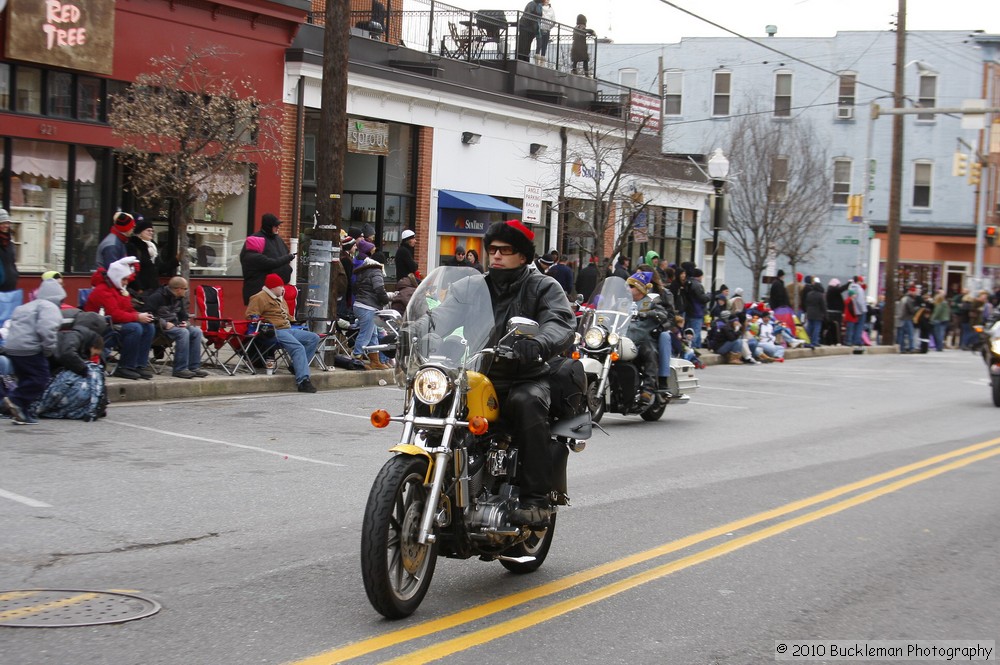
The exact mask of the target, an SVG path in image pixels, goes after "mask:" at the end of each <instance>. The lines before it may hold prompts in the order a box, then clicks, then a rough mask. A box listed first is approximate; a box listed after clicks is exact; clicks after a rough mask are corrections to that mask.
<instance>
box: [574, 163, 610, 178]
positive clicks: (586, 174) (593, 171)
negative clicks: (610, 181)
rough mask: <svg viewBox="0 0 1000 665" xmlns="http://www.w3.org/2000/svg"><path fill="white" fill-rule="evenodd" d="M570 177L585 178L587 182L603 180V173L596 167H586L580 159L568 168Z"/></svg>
mask: <svg viewBox="0 0 1000 665" xmlns="http://www.w3.org/2000/svg"><path fill="white" fill-rule="evenodd" d="M569 172H570V175H572V176H573V177H574V178H586V179H587V180H603V179H604V171H602V170H600V169H599V168H597V167H596V166H588V165H587V164H584V163H583V160H582V159H577V160H576V161H574V162H573V163H571V164H570V166H569Z"/></svg>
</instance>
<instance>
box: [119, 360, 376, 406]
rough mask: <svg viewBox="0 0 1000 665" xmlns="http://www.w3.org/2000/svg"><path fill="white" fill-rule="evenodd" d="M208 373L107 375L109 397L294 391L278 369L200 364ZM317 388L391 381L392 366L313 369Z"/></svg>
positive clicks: (158, 397)
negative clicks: (240, 370) (246, 370)
mask: <svg viewBox="0 0 1000 665" xmlns="http://www.w3.org/2000/svg"><path fill="white" fill-rule="evenodd" d="M203 369H205V371H206V372H208V373H209V375H208V376H206V377H205V378H203V379H178V378H174V377H172V376H170V374H169V373H168V372H169V368H168V369H167V370H166V371H165V372H164V374H158V375H156V376H154V377H153V379H152V380H149V381H143V380H141V379H140V380H137V381H131V380H129V379H118V378H110V377H109V378H108V379H107V381H106V385H107V389H108V401H109V402H111V403H112V404H114V403H116V402H142V401H152V400H163V399H185V398H191V397H218V396H222V395H250V394H254V393H282V392H296V386H295V377H294V376H292V375H291V374H289V373H288V371H287V370H285V369H281V370H279V371H278V372H276V373H275V374H272V375H270V376H268V375H266V374H237V375H236V376H229V375H227V374H225V373H224V372H222V371H221V370H213V369H211V368H207V367H206V368H203ZM310 379H311V381H312V384H313V385H314V386H316V389H317V390H336V389H338V388H363V387H366V386H377V385H380V384H379V382H380V381H385V382H386V383H389V384H393V383H394V379H393V372H392V371H391V370H346V369H333V370H329V371H327V372H324V371H321V370H320V371H315V370H314V371H313V372H312V376H311V377H310Z"/></svg>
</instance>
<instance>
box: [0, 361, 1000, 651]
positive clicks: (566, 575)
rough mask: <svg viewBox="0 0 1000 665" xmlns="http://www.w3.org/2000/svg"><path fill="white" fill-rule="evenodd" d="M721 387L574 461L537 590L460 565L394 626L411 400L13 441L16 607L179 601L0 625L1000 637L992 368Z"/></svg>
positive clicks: (730, 638)
mask: <svg viewBox="0 0 1000 665" xmlns="http://www.w3.org/2000/svg"><path fill="white" fill-rule="evenodd" d="M699 378H700V379H701V383H702V389H701V390H700V391H699V392H698V393H697V394H696V395H695V397H694V398H693V399H692V402H691V403H690V404H688V405H685V406H671V407H669V408H668V409H667V412H666V414H665V416H664V418H663V420H662V421H660V422H659V423H645V422H643V421H642V420H640V419H638V418H636V417H630V418H624V417H621V416H616V415H614V414H609V415H608V416H606V418H605V420H604V422H603V423H602V424H603V425H604V426H605V428H606V430H607V432H608V434H609V436H605V435H604V434H601V433H600V432H597V433H595V437H594V439H593V440H592V441H591V443H590V445H589V446H588V448H587V450H586V451H584V452H583V453H581V454H574V455H572V456H571V459H570V471H569V476H570V496H571V499H572V504H573V505H572V506H571V507H569V508H566V509H563V510H562V511H560V514H559V522H558V527H557V532H556V538H555V542H554V544H553V547H552V550H551V552H550V553H549V557H548V560H547V561H546V563H545V564H544V565H543V566H542V568H541V569H540V570H539V571H538V572H536V573H535V574H532V575H526V576H514V575H511V574H509V573H507V572H506V571H505V570H503V568H501V567H500V565H499V564H497V563H483V562H480V561H478V560H475V559H473V560H469V561H453V560H446V559H443V560H441V561H439V563H438V568H437V572H436V573H435V577H434V581H433V584H432V586H431V590H430V593H429V594H428V596H427V598H426V599H425V601H424V603H423V605H422V606H421V608H420V609H419V611H418V612H417V613H416V614H415V615H414V616H413V617H411V618H410V619H407V620H404V621H398V622H388V621H385V620H383V619H381V618H380V616H379V615H377V614H376V613H375V612H374V610H372V609H371V607H370V606H369V604H368V601H367V598H366V596H365V593H364V589H363V588H362V584H361V576H360V571H359V565H358V556H359V542H360V528H361V519H362V513H363V506H364V502H365V500H366V498H367V493H368V488H369V486H370V484H371V481H372V479H373V477H374V475H375V473H376V472H377V470H378V468H379V467H380V466H381V464H382V463H383V462H384V461H385V459H387V457H388V454H387V452H386V451H387V449H388V448H389V447H390V446H391V445H392V444H393V443H394V439H393V436H396V435H398V431H399V430H398V428H397V429H390V430H381V431H379V430H374V429H372V427H371V426H370V425H369V423H368V419H367V414H368V413H369V412H370V411H371V410H372V409H373V408H376V407H380V406H381V407H386V408H388V409H389V410H390V411H396V412H398V411H399V409H400V404H401V393H400V392H399V391H398V390H396V389H394V388H392V387H383V388H368V389H362V390H341V391H334V392H322V393H319V394H316V395H301V394H297V393H293V394H289V393H282V394H275V395H255V396H252V397H247V398H239V399H237V398H226V399H202V400H200V401H196V402H170V403H167V402H163V403H145V404H139V403H129V404H116V405H113V406H112V409H111V412H110V414H109V417H108V419H107V420H105V421H102V422H99V423H96V424H86V423H80V422H63V421H43V423H42V424H40V425H38V426H35V427H15V426H13V425H11V424H9V422H0V432H2V434H0V533H2V534H3V536H2V538H0V590H7V591H10V590H20V589H38V588H43V589H89V590H114V589H119V590H132V591H134V592H136V593H138V594H140V595H142V596H144V597H148V598H150V599H153V600H155V601H156V602H158V603H160V604H161V605H162V609H161V610H160V611H159V612H158V613H156V614H155V615H153V616H150V617H147V618H144V619H141V620H137V621H130V622H127V623H121V624H115V625H102V626H89V627H75V628H44V629H33V628H11V627H0V663H2V664H3V665H71V664H72V665H78V664H79V665H82V664H108V665H132V664H157V665H160V664H163V665H192V664H240V665H242V664H246V663H303V664H308V665H318V664H320V663H333V662H351V663H375V662H387V661H390V660H392V659H395V658H398V659H399V660H398V661H396V662H412V663H416V662H431V661H440V662H448V663H470V662H475V663H477V664H497V665H499V664H506V663H514V662H516V663H539V664H541V663H546V664H551V663H602V664H603V663H651V664H652V663H681V664H685V663H711V664H731V663H732V664H736V663H739V664H744V663H764V662H773V661H774V659H775V649H776V641H781V640H785V641H790V642H793V641H799V642H801V641H802V640H833V639H841V640H979V641H984V640H997V637H998V635H997V633H998V625H1000V623H998V617H1000V581H998V579H1000V578H998V576H997V575H996V565H997V561H998V560H1000V528H998V523H1000V484H998V482H997V477H998V474H1000V439H998V438H996V437H997V436H998V432H997V430H998V427H997V424H998V423H1000V410H998V409H996V408H995V407H993V406H992V403H991V401H990V397H989V391H988V387H987V382H986V373H985V370H984V368H983V366H982V364H981V361H979V359H978V358H976V357H975V356H972V355H971V354H967V353H960V352H957V351H949V352H945V353H931V354H929V355H926V356H895V355H875V356H840V357H829V358H817V359H813V360H801V361H795V362H787V363H785V364H783V365H769V366H759V367H747V366H717V367H710V368H709V369H707V370H705V371H702V372H699ZM393 427H394V428H395V427H397V426H393ZM387 432H388V433H387ZM977 444H980V445H978V446H977ZM4 598H5V597H4V596H3V595H2V594H0V623H3V621H4V618H5V614H4V609H5V605H4V604H3V603H2V600H3V599H4ZM10 616H11V615H9V614H8V615H7V617H8V618H10ZM407 630H408V631H409V632H403V631H407ZM993 657H994V658H996V657H997V656H996V655H995V653H994V656H993ZM810 662H814V663H815V662H826V661H823V660H822V659H820V660H813V661H810ZM868 662H881V661H877V660H869V661H868Z"/></svg>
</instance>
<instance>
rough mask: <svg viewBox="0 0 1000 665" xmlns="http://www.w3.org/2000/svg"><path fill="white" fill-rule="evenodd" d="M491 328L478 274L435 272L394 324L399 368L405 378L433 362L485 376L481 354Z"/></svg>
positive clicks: (484, 359)
mask: <svg viewBox="0 0 1000 665" xmlns="http://www.w3.org/2000/svg"><path fill="white" fill-rule="evenodd" d="M493 328H494V325H493V304H492V301H491V299H490V291H489V288H488V287H487V286H486V280H485V278H484V277H483V275H482V274H480V273H479V271H477V270H475V269H474V268H465V267H457V266H442V267H440V268H435V269H434V270H433V271H431V273H430V274H429V275H427V277H425V278H424V280H423V281H422V282H420V286H418V287H417V289H416V290H415V291H414V292H413V297H412V298H411V299H410V302H409V304H408V305H407V306H406V313H405V314H404V315H403V319H402V321H401V322H400V333H399V334H400V342H401V343H400V344H399V345H398V349H399V354H400V357H399V358H397V364H398V366H399V369H400V371H402V372H404V373H405V374H406V375H411V374H412V373H413V372H415V371H416V370H417V369H419V368H420V366H421V365H424V364H426V363H429V362H433V363H435V364H438V365H442V366H444V367H447V368H450V369H457V368H459V367H464V368H465V369H467V370H472V371H476V372H483V373H486V372H487V371H488V370H489V362H490V360H492V356H488V357H485V356H484V355H483V354H482V353H481V351H482V350H483V349H484V348H486V347H487V346H488V345H489V343H490V336H491V335H492V334H493ZM400 378H402V377H400Z"/></svg>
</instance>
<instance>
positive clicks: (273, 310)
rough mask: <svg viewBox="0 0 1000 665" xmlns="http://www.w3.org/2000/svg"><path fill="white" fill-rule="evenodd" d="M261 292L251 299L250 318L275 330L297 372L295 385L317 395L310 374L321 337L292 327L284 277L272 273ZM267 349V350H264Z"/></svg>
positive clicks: (280, 343) (305, 391) (266, 277)
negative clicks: (311, 363) (310, 364)
mask: <svg viewBox="0 0 1000 665" xmlns="http://www.w3.org/2000/svg"><path fill="white" fill-rule="evenodd" d="M263 284H264V285H263V286H262V287H261V289H260V291H258V292H257V293H255V294H254V295H253V296H251V298H250V302H249V303H248V304H247V309H246V318H247V319H252V318H254V317H259V318H260V320H261V321H262V322H263V323H269V324H271V325H272V326H273V327H274V337H275V339H276V340H277V343H278V344H279V345H280V346H281V348H282V349H284V350H285V352H286V353H288V357H289V358H290V359H291V361H292V371H293V372H294V373H295V384H296V386H297V390H298V391H299V392H300V393H314V392H316V387H315V386H313V384H312V381H311V379H310V374H309V363H310V362H312V358H313V356H314V355H316V348H317V347H318V346H319V335H317V334H316V333H314V332H310V331H308V330H305V329H303V328H293V327H292V323H291V321H292V317H291V315H290V314H289V312H288V304H287V303H286V302H285V280H284V278H283V277H282V276H281V275H280V274H276V273H270V274H268V275H266V276H265V277H264V279H263ZM262 350H263V349H262Z"/></svg>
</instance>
